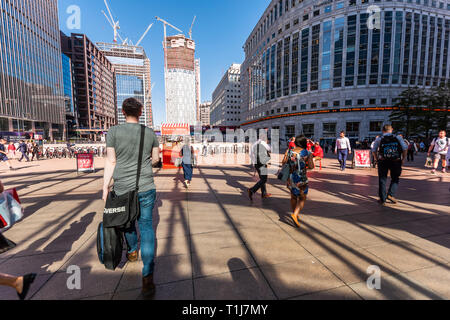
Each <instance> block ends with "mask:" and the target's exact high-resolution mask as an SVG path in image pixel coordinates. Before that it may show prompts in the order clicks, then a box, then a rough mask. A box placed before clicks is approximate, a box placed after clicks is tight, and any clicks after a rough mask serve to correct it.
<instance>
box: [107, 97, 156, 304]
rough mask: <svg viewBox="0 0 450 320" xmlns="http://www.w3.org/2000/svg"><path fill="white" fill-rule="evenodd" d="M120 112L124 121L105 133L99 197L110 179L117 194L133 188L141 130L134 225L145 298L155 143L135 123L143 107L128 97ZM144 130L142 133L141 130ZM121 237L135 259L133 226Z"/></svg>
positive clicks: (149, 283)
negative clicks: (102, 177) (136, 209)
mask: <svg viewBox="0 0 450 320" xmlns="http://www.w3.org/2000/svg"><path fill="white" fill-rule="evenodd" d="M122 112H123V114H124V115H125V118H126V123H124V124H122V125H118V126H115V127H112V128H111V129H110V130H109V132H108V136H107V144H106V147H107V158H106V163H105V172H104V183H103V200H104V201H106V199H107V197H108V193H109V192H110V184H111V181H112V179H114V185H113V188H114V191H115V193H116V194H117V195H118V196H120V195H124V194H126V193H128V192H130V191H132V190H134V189H135V188H136V180H137V176H136V172H137V170H138V166H139V160H138V158H139V154H140V148H139V146H140V145H141V136H142V133H143V139H144V142H143V150H142V158H141V159H140V161H141V164H142V165H141V171H140V173H138V174H140V176H139V177H140V178H139V186H138V188H139V194H138V198H139V203H140V217H139V218H138V221H137V223H138V226H139V231H140V239H141V245H140V248H141V257H142V261H143V264H144V267H143V270H142V278H143V280H142V294H143V296H144V297H145V298H149V297H151V296H152V295H153V294H154V293H155V284H154V282H153V273H154V265H155V263H154V258H155V231H154V229H153V208H154V205H155V202H156V186H155V182H154V178H153V165H156V164H157V163H158V161H159V142H158V138H157V137H156V135H155V133H154V131H153V130H152V129H150V128H148V127H144V126H142V125H140V124H139V118H140V117H141V116H142V112H143V106H142V104H141V103H140V102H139V101H138V100H136V99H134V98H129V99H126V100H125V101H124V102H123V105H122ZM142 130H144V132H142ZM125 240H126V242H127V246H128V254H127V258H128V260H129V261H130V262H136V261H138V258H139V252H138V235H137V231H136V225H133V226H132V227H131V228H130V229H129V230H125Z"/></svg>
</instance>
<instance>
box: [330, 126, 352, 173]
mask: <svg viewBox="0 0 450 320" xmlns="http://www.w3.org/2000/svg"><path fill="white" fill-rule="evenodd" d="M334 153H335V154H337V155H338V160H339V164H340V167H341V171H345V168H346V166H347V158H348V156H349V155H350V154H352V146H351V144H350V140H349V139H348V138H347V137H346V136H345V132H344V131H342V132H341V134H340V137H339V138H338V139H337V140H336V148H335V150H334Z"/></svg>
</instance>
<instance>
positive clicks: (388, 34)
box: [381, 11, 392, 84]
mask: <svg viewBox="0 0 450 320" xmlns="http://www.w3.org/2000/svg"><path fill="white" fill-rule="evenodd" d="M384 30H385V32H384V44H383V73H382V74H381V84H388V83H389V71H390V68H391V47H392V11H386V12H385V13H384Z"/></svg>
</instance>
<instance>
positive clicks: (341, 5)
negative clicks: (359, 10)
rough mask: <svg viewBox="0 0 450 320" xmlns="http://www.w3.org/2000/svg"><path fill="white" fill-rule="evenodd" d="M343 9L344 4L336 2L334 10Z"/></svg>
mask: <svg viewBox="0 0 450 320" xmlns="http://www.w3.org/2000/svg"><path fill="white" fill-rule="evenodd" d="M343 8H344V2H338V3H336V10H338V9H343Z"/></svg>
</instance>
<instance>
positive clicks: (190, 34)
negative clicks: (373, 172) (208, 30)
mask: <svg viewBox="0 0 450 320" xmlns="http://www.w3.org/2000/svg"><path fill="white" fill-rule="evenodd" d="M195 19H197V16H194V20H193V21H192V24H191V29H189V39H191V40H192V28H194V23H195Z"/></svg>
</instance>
